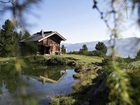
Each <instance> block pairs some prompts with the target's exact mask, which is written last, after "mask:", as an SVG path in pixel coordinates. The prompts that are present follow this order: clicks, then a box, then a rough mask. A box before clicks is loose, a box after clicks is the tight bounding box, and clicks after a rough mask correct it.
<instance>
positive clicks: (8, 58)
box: [0, 57, 15, 62]
mask: <svg viewBox="0 0 140 105" xmlns="http://www.w3.org/2000/svg"><path fill="white" fill-rule="evenodd" d="M10 60H15V57H6V58H3V57H0V62H5V61H10Z"/></svg>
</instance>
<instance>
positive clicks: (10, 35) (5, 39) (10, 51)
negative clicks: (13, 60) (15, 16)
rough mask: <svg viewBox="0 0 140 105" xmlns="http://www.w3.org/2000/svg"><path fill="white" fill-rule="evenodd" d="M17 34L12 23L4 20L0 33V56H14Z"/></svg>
mask: <svg viewBox="0 0 140 105" xmlns="http://www.w3.org/2000/svg"><path fill="white" fill-rule="evenodd" d="M17 38H18V34H17V32H15V28H14V25H13V23H12V22H11V21H10V20H6V21H5V23H4V25H2V29H1V32H0V56H15V54H16V48H17V47H16V46H17V44H18V41H17Z"/></svg>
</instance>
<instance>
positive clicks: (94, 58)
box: [59, 54, 103, 63]
mask: <svg viewBox="0 0 140 105" xmlns="http://www.w3.org/2000/svg"><path fill="white" fill-rule="evenodd" d="M59 56H60V57H62V58H74V59H77V60H78V61H79V62H86V63H91V62H101V61H102V59H103V58H101V57H97V56H85V55H75V54H62V55H59Z"/></svg>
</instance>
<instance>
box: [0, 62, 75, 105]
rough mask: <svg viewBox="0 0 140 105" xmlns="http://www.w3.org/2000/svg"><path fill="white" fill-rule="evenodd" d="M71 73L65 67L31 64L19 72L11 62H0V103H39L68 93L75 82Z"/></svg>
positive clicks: (25, 104)
mask: <svg viewBox="0 0 140 105" xmlns="http://www.w3.org/2000/svg"><path fill="white" fill-rule="evenodd" d="M62 71H63V72H62ZM65 71H66V72H65ZM63 73H64V74H63ZM73 74H74V71H73V70H72V69H68V68H67V67H62V66H61V67H58V66H57V67H48V66H43V65H33V64H32V65H30V67H26V68H23V69H22V71H21V72H20V73H19V72H17V71H16V70H15V66H14V65H13V64H12V63H9V64H1V65H0V105H39V104H40V103H41V102H48V100H49V97H51V96H54V95H65V94H68V93H70V92H72V86H73V84H74V83H75V82H76V80H74V79H73V77H72V75H73ZM40 77H44V78H49V79H51V80H54V81H55V83H51V82H47V81H45V82H44V81H43V79H40Z"/></svg>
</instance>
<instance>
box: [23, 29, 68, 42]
mask: <svg viewBox="0 0 140 105" xmlns="http://www.w3.org/2000/svg"><path fill="white" fill-rule="evenodd" d="M53 35H58V36H59V37H60V38H61V39H62V40H64V41H65V40H66V39H65V38H64V37H63V36H62V35H60V34H59V33H58V32H56V31H45V32H43V31H40V32H37V33H35V34H33V35H32V36H30V37H29V38H28V39H23V40H21V41H20V42H30V41H38V42H40V41H42V40H44V39H46V38H48V37H50V36H53Z"/></svg>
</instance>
